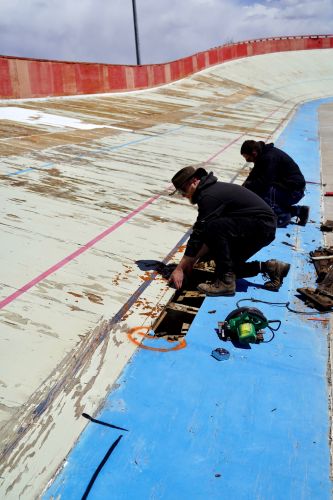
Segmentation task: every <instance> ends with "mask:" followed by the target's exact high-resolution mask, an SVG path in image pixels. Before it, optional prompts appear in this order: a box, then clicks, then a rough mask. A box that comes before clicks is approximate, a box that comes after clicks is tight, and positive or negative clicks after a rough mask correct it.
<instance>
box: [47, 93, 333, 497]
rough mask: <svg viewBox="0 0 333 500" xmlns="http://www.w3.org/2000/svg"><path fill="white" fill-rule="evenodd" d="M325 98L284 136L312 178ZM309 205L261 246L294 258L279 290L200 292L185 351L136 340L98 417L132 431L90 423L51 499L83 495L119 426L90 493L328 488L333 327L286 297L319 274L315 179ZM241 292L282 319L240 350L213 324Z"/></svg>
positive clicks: (263, 492)
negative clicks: (261, 339) (223, 352)
mask: <svg viewBox="0 0 333 500" xmlns="http://www.w3.org/2000/svg"><path fill="white" fill-rule="evenodd" d="M321 102H322V101H320V102H319V103H318V102H312V103H309V104H306V105H304V106H303V107H302V108H301V109H300V111H299V113H298V114H297V115H296V116H295V117H294V119H293V120H292V122H291V123H290V124H289V126H288V127H287V129H286V130H285V131H284V133H283V134H282V135H281V136H280V138H279V141H278V143H277V145H278V146H280V147H283V149H285V150H286V151H288V152H290V153H291V154H293V155H294V157H295V159H296V161H298V162H299V164H300V165H301V166H302V170H303V171H304V174H305V177H306V178H307V179H311V180H312V181H316V180H319V178H320V173H319V168H320V163H319V161H320V160H319V152H318V139H317V107H318V105H319V104H320V103H321ZM304 203H307V204H309V205H310V206H311V216H310V219H311V221H312V222H310V223H309V224H308V225H307V226H306V227H305V228H301V227H299V226H297V225H289V227H288V228H286V229H279V230H278V234H277V238H276V240H275V241H274V242H273V244H272V245H270V247H269V248H266V249H264V250H263V251H262V252H261V253H260V254H258V257H259V258H260V259H261V260H266V259H269V258H278V259H282V260H284V261H289V262H290V263H291V264H292V267H291V271H290V273H289V275H288V277H287V279H286V280H285V282H284V284H283V286H282V288H281V290H280V291H279V293H272V292H268V291H266V290H264V289H263V288H262V283H263V281H262V278H261V277H257V278H255V279H252V278H251V280H240V281H239V283H238V293H237V294H236V296H235V297H232V298H222V297H219V298H207V299H206V300H205V301H204V303H203V305H202V307H201V309H200V311H199V313H198V315H197V316H196V318H195V320H194V322H193V323H192V326H191V328H190V331H189V333H188V335H187V346H186V347H185V348H184V349H181V350H179V351H175V352H167V353H164V352H152V351H147V350H142V349H139V350H138V352H137V353H136V354H135V356H134V357H133V358H132V361H131V363H129V365H128V366H127V368H126V370H125V371H124V373H123V374H122V376H121V377H120V379H119V380H118V384H119V386H118V388H117V389H116V390H114V391H113V392H112V393H111V394H110V396H109V398H108V399H107V401H106V403H105V406H104V408H103V409H102V410H101V412H100V414H99V415H98V416H97V418H99V419H100V420H103V421H105V422H108V423H111V424H115V425H118V426H121V427H124V428H126V429H129V431H128V432H124V431H119V430H114V429H109V428H107V427H103V426H100V425H98V424H94V423H89V425H88V426H87V428H86V430H85V432H84V433H83V434H82V436H81V438H80V440H79V442H78V443H77V445H76V446H75V448H74V449H73V451H72V452H71V453H70V455H69V457H68V460H67V463H66V466H65V467H64V469H63V470H62V471H61V473H60V474H59V475H58V476H57V478H56V479H55V481H54V483H53V484H52V485H51V486H50V488H49V489H48V490H47V491H46V493H45V495H44V498H45V499H48V498H58V497H60V498H64V499H66V500H67V499H76V498H82V497H83V496H84V494H85V492H86V491H87V486H88V484H89V482H90V480H91V478H92V477H93V475H94V472H95V471H96V469H97V468H98V466H99V465H100V464H101V461H102V460H103V457H105V455H106V453H107V451H108V450H109V448H110V446H111V445H112V443H114V441H115V440H116V439H117V438H118V437H119V436H120V435H122V436H123V437H122V439H121V440H120V442H119V443H118V445H117V446H116V448H115V449H114V450H113V452H112V454H111V455H110V457H109V458H108V460H107V461H106V463H105V464H104V465H103V467H102V468H101V470H100V472H99V474H98V476H97V477H96V480H95V482H94V484H93V485H92V487H91V490H90V491H89V498H91V499H96V500H97V499H105V498H114V499H119V500H122V499H124V500H125V499H126V500H129V499H147V498H152V499H166V500H169V499H170V500H171V499H172V500H175V499H176V500H177V499H184V498H191V499H198V500H199V499H200V500H201V499H204V498H210V499H221V498H222V499H223V498H226V499H227V498H236V499H249V500H250V499H251V500H252V499H254V498H260V499H269V500H272V499H274V500H275V499H276V500H280V499H283V500H288V499H290V500H295V499H297V500H299V499H314V498H316V499H323V500H326V499H329V498H331V482H330V479H329V472H330V455H329V415H328V387H327V379H326V369H327V335H328V330H327V329H326V327H325V326H323V324H322V323H319V322H315V321H309V320H308V319H307V318H308V316H307V315H301V314H296V313H292V312H290V311H289V310H288V309H287V308H286V307H285V303H287V302H290V307H291V308H293V309H295V310H298V311H304V310H306V308H305V306H304V304H303V303H302V301H301V300H300V299H299V298H297V296H296V295H297V294H296V288H298V287H301V286H311V285H312V286H313V285H314V283H315V272H314V267H313V265H312V264H310V262H309V259H308V253H309V251H310V250H313V249H315V248H317V247H318V246H320V245H321V244H322V239H321V236H322V235H321V232H320V231H319V224H320V187H319V186H318V185H316V184H310V185H309V186H308V190H307V194H306V199H305V200H304ZM251 298H254V299H257V300H261V301H267V302H274V303H278V304H267V303H261V302H251V301H250V299H251ZM241 299H246V301H242V302H240V303H239V305H240V306H247V305H248V306H254V307H257V308H259V309H260V310H261V311H262V312H263V313H264V314H265V316H266V317H267V318H268V319H280V320H281V322H282V325H281V328H280V329H279V331H278V332H277V333H276V335H275V338H274V339H273V340H272V341H271V342H269V343H265V344H260V345H250V346H249V347H248V348H239V347H236V346H234V345H233V344H232V343H231V342H221V341H220V340H219V339H218V337H217V334H216V328H217V322H218V321H221V320H224V319H225V317H226V316H227V314H228V313H230V312H231V311H232V310H233V309H235V308H236V306H237V302H238V301H239V300H241ZM214 310H215V311H216V312H215V313H212V312H210V311H214ZM311 315H312V316H316V313H315V311H314V312H313V313H311ZM269 337H270V332H269V331H268V330H267V329H266V334H265V338H266V339H267V340H269ZM161 342H162V341H161ZM154 345H156V346H157V344H154ZM159 345H160V346H161V345H162V344H159ZM164 346H167V347H170V343H165V344H164ZM216 347H224V348H226V349H228V350H229V352H230V358H229V359H228V360H226V361H217V360H216V359H214V358H213V357H212V356H211V351H212V350H213V349H214V348H216Z"/></svg>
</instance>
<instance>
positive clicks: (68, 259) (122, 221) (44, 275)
mask: <svg viewBox="0 0 333 500" xmlns="http://www.w3.org/2000/svg"><path fill="white" fill-rule="evenodd" d="M162 194H163V192H162V193H159V194H157V195H155V196H153V197H152V198H149V200H147V201H145V203H143V204H142V205H140V206H139V207H138V208H136V209H135V210H133V212H131V213H130V214H128V215H126V217H123V218H122V219H120V220H119V221H118V222H116V223H115V224H113V225H112V226H110V227H109V228H108V229H106V230H105V231H103V232H102V233H101V234H99V235H98V236H96V237H95V238H93V239H92V240H90V241H88V243H86V244H85V245H83V246H82V247H80V248H78V249H77V250H75V252H73V253H71V254H70V255H68V256H67V257H65V258H64V259H62V260H61V261H59V262H58V263H57V264H54V265H53V266H51V267H50V268H49V269H47V270H46V271H44V272H43V273H41V274H40V275H39V276H37V277H36V278H34V279H32V280H31V281H29V282H28V283H26V284H25V285H23V286H22V287H21V288H19V289H18V290H16V292H14V293H12V294H11V295H9V296H8V297H6V298H5V299H3V300H2V301H1V302H0V309H3V308H4V307H6V306H7V305H8V304H10V303H11V302H13V300H15V299H17V298H18V297H20V295H22V294H23V293H25V292H27V291H28V290H30V288H32V287H33V286H35V285H37V283H39V282H40V281H42V280H43V279H45V278H47V277H48V276H50V274H53V273H55V272H56V271H58V269H60V268H62V267H63V266H65V265H66V264H68V263H69V262H71V261H72V260H74V259H75V258H76V257H78V256H79V255H81V254H82V253H84V252H86V251H87V250H88V249H89V248H91V247H93V246H94V245H95V244H96V243H97V242H99V241H101V240H102V239H103V238H105V237H106V236H108V235H109V234H110V233H112V232H113V231H115V230H116V229H118V227H120V226H122V225H123V224H125V223H126V222H128V221H129V220H130V219H132V218H133V217H134V216H135V215H137V214H138V213H139V212H141V211H142V210H144V209H145V208H146V207H147V206H148V205H150V204H151V203H153V202H154V201H156V200H157V199H158V198H159V197H160V196H161V195H162Z"/></svg>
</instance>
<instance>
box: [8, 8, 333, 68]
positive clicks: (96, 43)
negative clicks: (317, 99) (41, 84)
mask: <svg viewBox="0 0 333 500" xmlns="http://www.w3.org/2000/svg"><path fill="white" fill-rule="evenodd" d="M136 6H137V13H138V24H139V35H140V48H141V59H142V63H152V62H156V63H158V62H165V61H170V60H173V59H177V58H180V57H183V56H186V55H190V54H193V53H195V52H200V51H202V50H206V49H209V48H211V47H216V46H218V45H222V44H223V43H225V42H226V41H230V40H232V41H235V42H236V41H240V40H247V39H251V38H262V37H266V36H280V35H281V36H284V35H301V34H322V33H329V32H330V31H332V24H333V23H332V21H333V2H332V0H303V1H302V2H299V1H298V0H297V1H296V0H262V1H257V2H251V1H249V0H235V1H233V0H158V1H156V0H136ZM0 53H2V54H7V55H17V56H23V57H37V58H38V57H39V58H50V59H64V60H81V61H96V62H108V63H116V64H121V63H123V64H135V46H134V33H133V17H132V2H131V0H126V1H124V0H107V1H106V0H25V1H24V2H22V0H1V1H0Z"/></svg>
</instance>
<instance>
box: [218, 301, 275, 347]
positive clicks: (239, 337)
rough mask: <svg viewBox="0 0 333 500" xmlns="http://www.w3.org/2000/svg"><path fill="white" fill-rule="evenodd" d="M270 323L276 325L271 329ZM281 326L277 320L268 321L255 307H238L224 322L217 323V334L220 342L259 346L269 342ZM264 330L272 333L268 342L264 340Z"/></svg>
mask: <svg viewBox="0 0 333 500" xmlns="http://www.w3.org/2000/svg"><path fill="white" fill-rule="evenodd" d="M272 323H277V326H276V327H275V328H273V327H272V326H270V325H271V324H272ZM280 326H281V321H280V320H278V319H275V320H268V319H267V318H266V316H264V314H263V313H262V312H261V311H260V310H259V309H257V308H255V307H239V308H237V309H234V310H233V311H232V312H231V313H230V314H228V316H227V317H226V319H225V320H224V321H220V322H219V323H218V334H219V337H220V338H221V339H222V340H228V339H230V340H236V341H239V342H240V343H241V344H259V343H260V342H270V341H271V340H273V338H274V332H276V331H277V330H278V329H279V328H280ZM264 328H268V329H269V330H270V331H271V332H272V336H271V338H270V339H269V340H264V334H265V332H264V330H263V329H264Z"/></svg>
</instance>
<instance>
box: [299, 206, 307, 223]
mask: <svg viewBox="0 0 333 500" xmlns="http://www.w3.org/2000/svg"><path fill="white" fill-rule="evenodd" d="M309 213H310V207H308V206H307V205H302V206H300V207H299V213H298V225H299V226H305V225H306V223H307V222H308V220H309Z"/></svg>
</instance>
